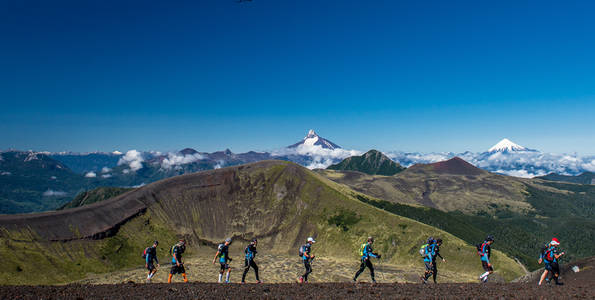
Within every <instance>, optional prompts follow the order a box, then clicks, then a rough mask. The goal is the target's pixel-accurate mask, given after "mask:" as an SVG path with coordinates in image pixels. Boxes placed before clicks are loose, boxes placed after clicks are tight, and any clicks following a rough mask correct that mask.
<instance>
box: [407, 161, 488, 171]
mask: <svg viewBox="0 0 595 300" xmlns="http://www.w3.org/2000/svg"><path fill="white" fill-rule="evenodd" d="M407 170H408V171H410V172H412V171H433V172H435V173H438V174H452V175H481V174H485V173H487V171H484V170H482V169H479V168H477V167H475V166H474V165H472V164H470V163H468V162H466V161H465V160H463V159H461V158H459V157H454V158H451V159H449V160H446V161H441V162H437V163H433V164H418V165H414V166H411V167H410V168H409V169H407Z"/></svg>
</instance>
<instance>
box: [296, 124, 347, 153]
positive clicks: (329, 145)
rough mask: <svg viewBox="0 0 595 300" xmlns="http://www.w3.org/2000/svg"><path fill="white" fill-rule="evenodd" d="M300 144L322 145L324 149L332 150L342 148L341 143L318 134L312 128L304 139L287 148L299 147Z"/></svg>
mask: <svg viewBox="0 0 595 300" xmlns="http://www.w3.org/2000/svg"><path fill="white" fill-rule="evenodd" d="M300 145H305V146H321V147H322V148H323V149H330V150H334V149H340V148H341V147H339V145H337V144H335V143H333V142H331V141H329V140H327V139H324V138H322V137H320V136H318V134H316V132H315V131H314V130H312V129H310V131H308V135H306V137H305V138H304V140H303V141H301V142H297V143H295V144H293V145H291V146H289V147H287V148H297V147H298V146H300Z"/></svg>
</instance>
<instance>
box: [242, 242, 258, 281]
mask: <svg viewBox="0 0 595 300" xmlns="http://www.w3.org/2000/svg"><path fill="white" fill-rule="evenodd" d="M257 243H258V240H257V239H256V238H253V239H252V242H250V244H249V245H248V246H246V249H244V254H245V255H246V258H245V260H244V274H242V283H245V282H246V281H245V280H246V274H248V271H249V270H250V267H252V269H254V275H255V276H256V283H261V281H260V279H258V266H257V265H256V263H255V262H254V256H256V253H258V252H257V251H256V245H257Z"/></svg>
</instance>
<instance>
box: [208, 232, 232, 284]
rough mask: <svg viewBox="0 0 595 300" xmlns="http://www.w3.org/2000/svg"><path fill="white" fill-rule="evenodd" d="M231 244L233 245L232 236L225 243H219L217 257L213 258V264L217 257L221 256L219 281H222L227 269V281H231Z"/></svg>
mask: <svg viewBox="0 0 595 300" xmlns="http://www.w3.org/2000/svg"><path fill="white" fill-rule="evenodd" d="M229 245H231V238H227V239H225V242H224V243H223V244H219V247H217V253H216V254H215V258H213V264H215V262H216V261H217V258H219V264H220V265H221V269H220V270H219V280H218V281H217V282H219V283H221V280H222V279H223V273H225V271H227V274H226V275H225V283H229V276H230V273H231V267H230V266H229V263H230V262H231V261H232V259H231V257H229Z"/></svg>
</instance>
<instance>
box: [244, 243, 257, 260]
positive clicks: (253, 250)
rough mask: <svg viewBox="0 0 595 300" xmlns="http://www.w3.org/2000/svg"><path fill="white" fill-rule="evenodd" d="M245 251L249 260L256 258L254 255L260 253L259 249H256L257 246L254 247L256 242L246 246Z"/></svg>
mask: <svg viewBox="0 0 595 300" xmlns="http://www.w3.org/2000/svg"><path fill="white" fill-rule="evenodd" d="M244 253H245V254H246V259H247V260H252V259H254V256H256V253H258V251H256V247H254V244H250V245H248V246H246V249H244Z"/></svg>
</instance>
